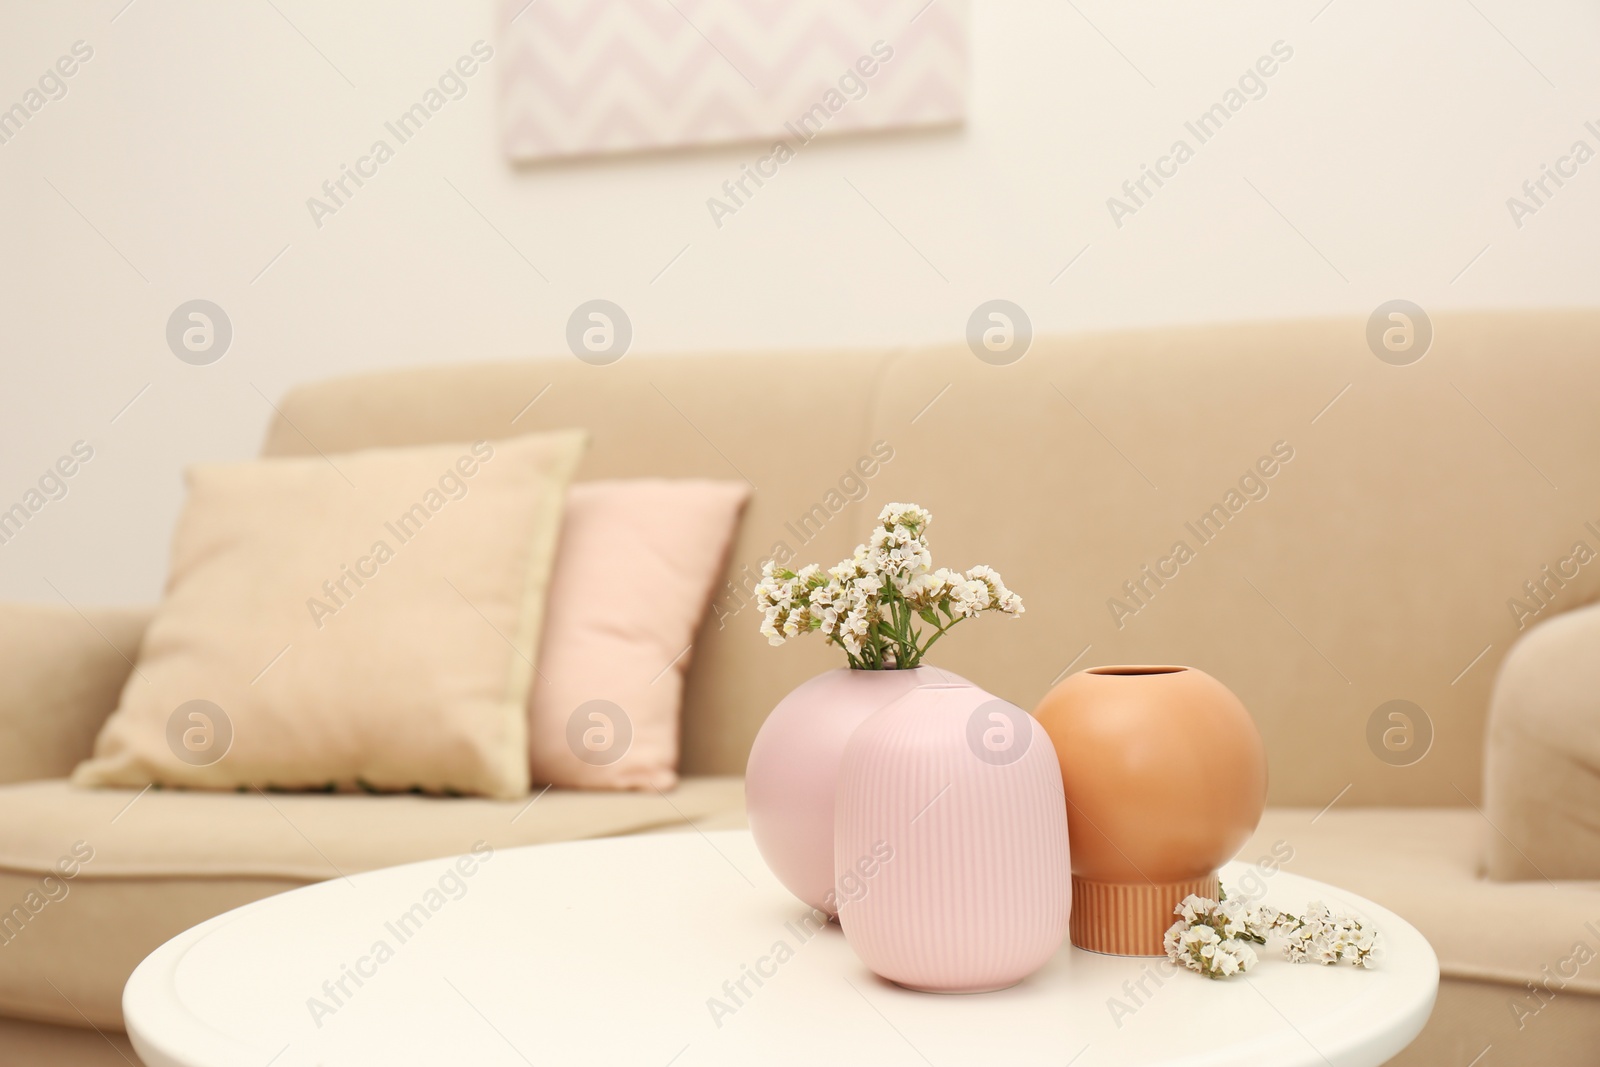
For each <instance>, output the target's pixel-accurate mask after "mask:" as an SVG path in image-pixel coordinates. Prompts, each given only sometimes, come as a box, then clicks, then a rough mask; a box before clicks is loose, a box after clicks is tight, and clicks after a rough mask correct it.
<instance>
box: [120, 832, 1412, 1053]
mask: <svg viewBox="0 0 1600 1067" xmlns="http://www.w3.org/2000/svg"><path fill="white" fill-rule="evenodd" d="M457 862H458V861H452V860H432V861H428V862H424V863H414V864H410V865H408V866H404V867H393V868H389V869H386V870H379V871H372V872H370V873H367V874H360V875H354V876H352V877H351V878H349V879H348V880H345V879H335V880H333V881H329V882H323V883H320V884H318V885H313V886H308V887H306V888H304V889H298V890H295V891H293V892H289V893H284V894H283V895H281V896H276V897H270V898H268V899H266V900H261V901H258V902H256V903H254V904H250V905H247V906H245V907H243V908H239V909H237V910H235V911H231V912H228V913H227V914H225V915H220V916H218V917H217V918H215V919H212V920H210V921H208V922H205V923H202V924H201V925H199V926H197V927H195V928H194V929H192V930H189V931H187V932H185V933H183V934H181V935H179V936H178V937H175V938H173V939H172V940H171V941H169V942H167V943H166V944H165V945H163V946H162V947H161V948H159V949H157V950H156V951H155V952H153V953H152V954H151V955H150V956H149V958H148V959H146V960H145V961H144V962H143V963H142V964H140V966H139V968H138V970H137V971H135V972H134V975H133V977H132V978H131V979H130V980H129V982H128V986H127V989H126V991H125V992H124V994H123V1008H124V1012H125V1014H126V1018H127V1025H128V1032H129V1034H130V1036H131V1037H132V1039H133V1044H134V1047H135V1048H136V1049H137V1050H138V1052H139V1055H140V1056H142V1057H143V1058H144V1061H145V1063H146V1064H148V1065H149V1067H224V1065H226V1067H239V1065H249V1067H268V1065H270V1067H313V1065H317V1064H327V1065H329V1067H334V1065H340V1067H360V1065H367V1064H374V1065H375V1064H384V1065H389V1064H412V1063H415V1064H452V1065H455V1064H463V1065H485V1067H488V1065H497V1064H506V1065H515V1064H539V1065H541V1067H543V1065H545V1064H565V1063H596V1064H629V1065H639V1067H669V1065H676V1067H697V1065H702V1064H738V1065H741V1067H748V1065H751V1064H830V1065H832V1064H838V1065H849V1064H880V1065H894V1064H906V1065H911V1067H916V1065H921V1067H929V1065H931V1067H955V1065H957V1064H982V1065H991V1064H1006V1065H1012V1064H1040V1065H1045V1064H1048V1065H1051V1067H1062V1065H1063V1064H1076V1065H1077V1067H1100V1065H1110V1064H1117V1065H1136V1064H1163V1065H1179V1064H1182V1065H1189V1067H1199V1065H1221V1064H1259V1065H1263V1067H1265V1065H1268V1064H1270V1065H1272V1067H1296V1065H1302V1064H1303V1065H1306V1067H1367V1065H1374V1064H1380V1063H1382V1062H1384V1061H1385V1060H1387V1059H1389V1058H1390V1057H1391V1056H1393V1055H1395V1054H1396V1053H1397V1052H1399V1051H1400V1050H1401V1049H1402V1048H1404V1047H1405V1046H1406V1044H1407V1043H1409V1042H1410V1041H1411V1039H1412V1038H1414V1037H1415V1036H1416V1035H1417V1033H1418V1031H1420V1030H1421V1029H1422V1026H1423V1023H1424V1022H1426V1021H1427V1018H1428V1013H1429V1012H1430V1011H1431V1010H1432V1007H1433V1000H1434V995H1435V992H1436V991H1437V988H1438V980H1439V969H1438V961H1437V960H1436V958H1435V957H1434V954H1433V951H1432V949H1430V948H1429V947H1428V943H1427V942H1426V941H1425V940H1424V939H1423V938H1422V935H1420V934H1419V933H1417V931H1416V930H1415V929H1413V928H1412V927H1411V926H1410V925H1409V924H1407V923H1405V922H1404V921H1402V920H1401V919H1400V918H1399V917H1397V916H1396V915H1394V914H1393V913H1392V912H1389V911H1387V910H1385V909H1383V908H1380V907H1378V906H1377V905H1375V904H1373V903H1371V902H1370V901H1367V900H1363V899H1361V898H1359V897H1355V896H1352V895H1350V894H1347V893H1343V892H1341V891H1339V890H1338V889H1335V888H1333V887H1332V886H1328V885H1325V884H1323V883H1320V882H1313V881H1310V880H1309V879H1305V878H1299V877H1296V876H1294V875H1291V874H1287V873H1283V872H1278V873H1275V874H1273V875H1271V876H1270V877H1268V878H1267V879H1266V883H1267V891H1266V900H1267V901H1268V902H1270V903H1273V904H1276V905H1277V906H1279V907H1285V908H1296V909H1298V908H1300V907H1301V906H1303V905H1304V904H1305V903H1306V902H1307V901H1309V900H1315V899H1321V900H1324V901H1326V902H1327V903H1328V904H1330V905H1331V906H1333V907H1335V908H1336V909H1343V910H1347V911H1350V912H1353V913H1355V914H1357V915H1359V916H1361V917H1362V918H1364V919H1368V920H1370V921H1372V922H1373V923H1375V924H1376V925H1377V927H1378V928H1379V930H1381V932H1382V934H1383V938H1384V941H1385V946H1386V947H1385V956H1384V958H1383V960H1382V962H1381V964H1380V965H1379V967H1378V968H1377V969H1375V970H1371V971H1358V970H1355V969H1352V968H1348V967H1319V966H1309V965H1298V966H1297V965H1294V964H1289V963H1286V962H1283V961H1281V960H1277V959H1273V958H1270V957H1267V956H1265V955H1264V956H1263V958H1262V962H1261V964H1260V965H1259V966H1258V967H1257V968H1256V969H1255V970H1254V971H1252V972H1251V973H1250V974H1249V976H1248V977H1246V978H1242V979H1240V978H1235V979H1233V980H1230V981H1226V982H1212V981H1208V980H1206V979H1204V978H1202V977H1200V976H1199V975H1196V974H1192V973H1190V972H1187V971H1184V972H1174V971H1173V970H1172V969H1171V967H1170V965H1168V964H1166V963H1165V961H1161V960H1152V959H1123V958H1115V957H1110V956H1097V955H1093V954H1091V953H1087V952H1082V951H1079V950H1076V949H1073V948H1071V947H1070V946H1063V948H1062V950H1061V951H1060V952H1059V953H1057V955H1056V956H1055V958H1054V959H1053V960H1052V961H1051V962H1050V964H1049V965H1048V966H1047V967H1045V969H1044V970H1042V971H1040V972H1039V973H1037V974H1035V975H1034V976H1033V977H1032V978H1030V979H1028V980H1027V981H1025V982H1023V983H1022V984H1021V985H1018V986H1015V987H1013V988H1011V989H1008V990H1004V991H1002V992H998V993H986V994H981V995H975V996H938V995H930V994H924V993H912V992H908V991H906V990H903V989H900V988H898V987H896V986H893V985H891V984H889V983H887V982H884V981H882V980H880V979H878V978H876V977H874V976H873V975H872V974H871V973H870V972H869V971H867V969H866V968H865V967H863V966H862V965H861V963H860V961H859V960H857V959H856V957H855V956H854V954H853V953H852V952H851V951H850V948H849V946H848V945H847V944H846V943H845V940H844V937H843V935H842V934H841V933H840V932H839V929H838V927H837V926H836V925H835V926H828V927H826V928H822V929H820V930H818V929H817V928H816V927H815V926H814V925H812V926H809V927H808V926H807V925H806V918H807V909H806V908H805V906H804V905H802V904H800V903H799V902H798V901H796V900H795V899H794V898H793V897H792V896H790V895H789V894H788V893H787V892H785V891H784V889H783V888H782V887H781V886H780V885H779V884H778V883H777V881H776V880H775V879H774V878H773V877H772V875H771V874H769V873H768V871H767V869H766V866H765V865H764V864H763V863H762V861H761V858H760V856H759V855H758V853H757V852H756V849H755V845H754V843H753V842H752V841H751V838H750V835H749V834H748V833H745V832H726V833H710V834H699V833H681V834H658V835H651V836H643V837H626V838H610V839H605V840H598V841H580V842H573V843H569V844H559V845H543V846H536V847H528V848H515V849H509V850H505V851H497V852H494V853H492V855H490V856H489V857H488V858H487V859H483V860H474V861H472V862H470V863H469V862H461V863H460V866H459V867H458V866H457ZM1232 867H1233V869H1232V871H1231V877H1237V876H1238V875H1239V874H1241V873H1242V872H1243V870H1244V868H1243V867H1242V866H1239V865H1232ZM469 871H470V873H467V872H469ZM1258 873H1259V872H1258ZM1229 879H1230V871H1226V870H1225V871H1224V880H1225V882H1226V881H1228V880H1229Z"/></svg>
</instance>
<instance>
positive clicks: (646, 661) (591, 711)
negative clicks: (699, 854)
mask: <svg viewBox="0 0 1600 1067" xmlns="http://www.w3.org/2000/svg"><path fill="white" fill-rule="evenodd" d="M749 497H750V487H749V486H748V485H746V484H745V483H743V482H725V481H706V480H698V479H690V480H666V479H659V478H650V479H639V480H628V481H599V482H583V483H578V484H574V485H572V486H571V487H569V488H568V490H567V506H566V511H565V513H564V514H563V516H562V520H561V541H560V547H559V549H558V551H557V556H556V563H555V570H554V572H553V574H552V575H551V580H550V593H549V599H548V601H547V603H546V609H545V625H544V635H543V638H542V640H541V643H540V647H539V658H538V673H537V674H536V675H535V677H534V680H533V687H532V689H531V690H530V692H529V695H528V761H529V765H530V769H531V771H532V777H533V781H534V782H536V783H546V782H547V783H550V784H551V785H555V786H562V787H568V788H579V789H651V788H655V789H670V788H672V787H673V786H674V785H676V784H677V782H678V772H677V767H678V718H679V711H680V706H681V703H682V696H683V678H684V673H685V671H686V670H687V669H688V664H689V659H690V656H691V649H690V648H689V644H690V642H691V641H693V640H694V634H695V630H696V629H697V628H698V627H699V625H700V620H701V618H702V616H704V614H705V611H706V607H707V605H709V604H710V602H711V593H712V588H713V586H714V585H715V584H716V581H717V578H718V577H720V575H721V574H722V569H723V564H724V561H725V560H726V558H727V554H728V548H729V546H730V545H731V544H732V542H733V536H734V532H735V530H736V529H737V528H738V524H739V514H740V511H741V510H742V509H743V507H744V504H745V501H746V500H748V499H749Z"/></svg>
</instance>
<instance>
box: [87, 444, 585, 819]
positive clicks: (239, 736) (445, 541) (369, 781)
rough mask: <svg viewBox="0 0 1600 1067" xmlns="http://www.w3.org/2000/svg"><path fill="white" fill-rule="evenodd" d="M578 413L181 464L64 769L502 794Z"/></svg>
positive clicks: (521, 790)
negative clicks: (329, 450)
mask: <svg viewBox="0 0 1600 1067" xmlns="http://www.w3.org/2000/svg"><path fill="white" fill-rule="evenodd" d="M585 442H586V438H585V436H584V433H583V431H581V430H567V431H563V432H561V433H550V434H529V435H525V436H522V437H516V438H511V439H508V440H504V441H501V442H500V443H499V444H498V445H492V444H490V443H489V442H487V441H478V442H476V443H474V444H454V445H430V446H418V447H413V448H392V449H367V450H365V451H361V452H353V453H349V454H346V455H341V456H339V457H338V458H337V462H335V461H334V459H333V458H330V457H329V456H326V455H324V456H319V457H316V458H310V459H307V458H299V457H296V458H287V459H268V460H256V461H253V462H249V463H226V464H198V465H195V466H193V467H190V468H189V471H188V478H187V481H188V487H189V499H188V502H187V503H186V504H185V505H184V509H183V513H182V515H181V516H179V520H178V527H177V530H176V531H175V533H174V534H173V539H172V564H171V570H170V574H169V577H168V580H167V587H166V591H165V593H164V594H163V596H162V598H161V605H160V607H158V608H157V609H156V614H155V618H153V619H152V620H151V622H150V627H149V629H148V630H147V631H146V632H145V635H144V643H143V646H142V647H141V649H140V652H139V660H138V666H137V668H136V669H135V670H134V673H133V676H132V677H131V678H129V680H128V682H127V684H126V685H125V686H124V687H123V690H122V701H121V703H120V704H119V705H118V707H117V710H116V712H115V713H114V714H113V715H112V716H111V718H110V719H109V720H108V721H107V723H106V726H105V728H104V729H103V730H102V731H101V732H100V736H99V738H98V739H97V740H96V741H95V750H94V757H93V758H92V759H90V760H88V761H87V762H85V763H83V764H80V765H79V767H78V769H77V770H76V771H74V772H73V780H74V781H76V782H78V783H79V784H80V785H100V786H105V785H116V786H134V787H141V786H144V785H147V784H149V783H151V782H162V783H164V784H166V785H177V786H191V787H199V788H213V789H215V788H221V789H228V788H233V787H234V786H241V785H243V786H261V787H264V788H266V787H270V786H273V785H278V786H283V787H285V788H291V789H319V788H322V787H323V786H325V785H327V784H329V783H337V784H339V785H342V786H347V787H352V788H353V787H355V786H356V785H361V786H363V787H368V788H372V789H376V790H382V791H386V792H398V791H404V790H408V789H412V788H421V789H424V790H427V791H428V792H432V793H445V794H449V793H470V794H478V795H484V796H494V797H501V798H504V799H514V798H516V797H518V796H524V795H526V794H527V792H528V759H527V744H528V728H527V711H526V702H527V698H528V688H529V683H530V681H531V679H532V677H533V670H534V665H533V660H532V658H531V657H532V655H533V650H534V649H536V648H537V647H538V637H539V625H540V621H541V620H542V618H543V613H544V603H545V592H546V588H547V586H548V583H549V577H550V569H551V565H552V562H553V560H554V558H555V552H556V540H557V536H558V534H559V532H560V529H561V511H562V506H563V503H564V501H565V499H566V483H567V481H568V479H569V478H570V477H571V475H572V471H573V470H574V468H575V467H576V466H577V464H578V460H579V458H580V457H581V456H582V454H583V448H584V445H585Z"/></svg>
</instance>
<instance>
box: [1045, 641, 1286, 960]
mask: <svg viewBox="0 0 1600 1067" xmlns="http://www.w3.org/2000/svg"><path fill="white" fill-rule="evenodd" d="M1034 715H1035V716H1037V718H1038V720H1039V722H1040V724H1041V725H1042V726H1043V727H1044V729H1045V731H1046V732H1048V733H1049V735H1050V739H1051V740H1052V741H1053V742H1054V743H1055V749H1056V755H1057V758H1058V759H1059V760H1060V764H1061V781H1062V787H1063V790H1064V792H1065V796H1066V808H1067V824H1068V826H1070V827H1071V833H1072V892H1073V900H1074V901H1075V907H1074V909H1073V913H1072V943H1073V944H1074V945H1077V946H1078V947H1079V948H1086V949H1091V950H1093V951H1095V952H1106V953H1110V954H1112V955H1118V956H1160V955H1162V954H1163V952H1162V944H1161V938H1162V935H1163V934H1164V933H1165V932H1166V930H1167V928H1168V927H1170V926H1171V925H1172V923H1173V922H1174V921H1175V920H1174V916H1173V914H1172V909H1173V908H1174V907H1176V906H1177V904H1178V902H1179V901H1181V900H1182V899H1183V898H1184V897H1185V896H1187V895H1188V894H1190V893H1195V894H1198V895H1200V896H1208V897H1211V898H1212V899H1216V896H1217V888H1218V887H1217V874H1216V872H1217V868H1218V867H1220V866H1221V865H1222V864H1223V863H1226V862H1227V861H1228V860H1230V859H1232V858H1233V856H1234V854H1235V853H1237V852H1238V851H1239V849H1240V847H1241V846H1243V845H1244V843H1245V841H1246V839H1248V838H1249V836H1250V835H1251V833H1253V832H1254V831H1255V828H1256V824H1257V823H1258V822H1259V821H1260V819H1261V811H1262V808H1263V807H1264V806H1265V804H1266V797H1267V758H1266V750H1265V748H1264V747H1263V746H1262V743H1261V734H1260V732H1259V731H1257V729H1256V725H1255V722H1254V721H1253V720H1252V719H1251V718H1250V713H1249V712H1248V711H1246V710H1245V707H1244V705H1243V704H1241V703H1240V702H1239V698H1238V697H1236V696H1234V695H1233V693H1232V692H1231V691H1230V690H1229V689H1228V687H1227V686H1225V685H1223V684H1222V683H1221V682H1219V681H1217V680H1216V679H1215V678H1213V677H1211V676H1210V675H1209V674H1206V673H1205V672H1204V671H1199V670H1196V669H1194V668H1193V667H1157V666H1129V667H1091V668H1090V669H1088V670H1085V671H1079V672H1078V673H1077V674H1074V675H1073V676H1072V677H1070V678H1068V679H1066V680H1065V681H1063V682H1062V683H1061V684H1060V685H1057V686H1056V687H1055V688H1054V689H1052V690H1051V691H1050V692H1049V693H1048V694H1046V696H1045V698H1044V699H1043V700H1042V701H1040V703H1039V706H1038V708H1036V709H1035V710H1034Z"/></svg>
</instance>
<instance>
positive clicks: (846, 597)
mask: <svg viewBox="0 0 1600 1067" xmlns="http://www.w3.org/2000/svg"><path fill="white" fill-rule="evenodd" d="M932 521H933V516H932V515H930V514H929V513H928V512H927V510H926V509H924V508H920V507H918V506H917V505H915V504H889V505H888V506H886V507H885V508H884V509H883V510H882V511H881V512H879V513H878V526H877V528H876V529H874V530H873V531H872V536H871V537H870V538H869V539H868V542H867V543H866V544H864V545H857V546H856V550H855V554H854V555H853V556H851V557H850V558H849V559H847V560H844V561H843V562H841V563H840V564H839V565H838V566H836V567H831V568H829V569H828V570H827V571H826V572H824V571H823V570H822V568H821V567H819V566H817V565H816V564H814V563H813V564H809V565H807V566H805V567H801V568H800V569H799V570H798V571H795V570H789V569H788V568H786V567H783V566H780V565H779V564H778V563H777V562H776V561H775V560H768V561H767V562H766V563H765V564H764V565H763V566H762V568H761V581H760V582H759V583H757V585H756V588H755V595H756V604H757V605H758V606H759V607H760V608H761V610H762V612H763V614H764V618H763V620H762V623H761V632H762V633H763V634H764V635H766V638H767V641H768V642H769V643H770V644H774V645H781V644H783V643H784V642H785V641H787V640H788V639H789V638H791V637H796V636H798V635H800V634H804V633H810V632H811V631H813V630H820V631H822V635H823V639H824V640H825V641H828V642H830V643H832V644H836V645H838V646H839V647H840V648H842V649H844V651H845V655H846V657H848V658H849V660H850V666H852V667H855V668H858V669H865V670H896V669H899V670H905V669H909V668H911V667H915V666H917V665H918V664H919V663H921V661H922V657H923V656H924V655H926V654H927V651H928V649H930V648H932V647H933V644H934V642H936V641H938V640H939V638H941V637H943V636H944V635H945V634H946V633H947V632H948V631H949V630H950V628H951V627H953V626H954V625H955V624H956V623H958V622H960V621H961V620H963V619H970V618H972V617H974V616H976V615H978V614H980V613H982V612H985V611H998V612H1000V613H1001V614H1004V615H1013V616H1015V615H1021V614H1022V612H1023V608H1022V598H1021V597H1019V596H1017V594H1015V593H1013V592H1012V591H1011V590H1009V589H1007V588H1006V585H1005V582H1003V581H1002V580H1001V579H1000V575H999V574H997V573H996V572H995V571H994V570H993V568H990V567H985V566H981V565H980V566H977V567H972V568H970V569H969V570H968V571H967V572H966V573H965V574H963V573H961V572H959V571H953V570H950V569H949V568H947V567H940V568H939V569H937V570H935V569H933V554H932V553H931V552H929V550H928V538H927V530H928V524H929V523H931V522H932ZM918 621H920V622H922V623H925V624H927V626H928V629H926V630H924V629H923V628H922V627H919V626H918V625H917V623H918Z"/></svg>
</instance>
